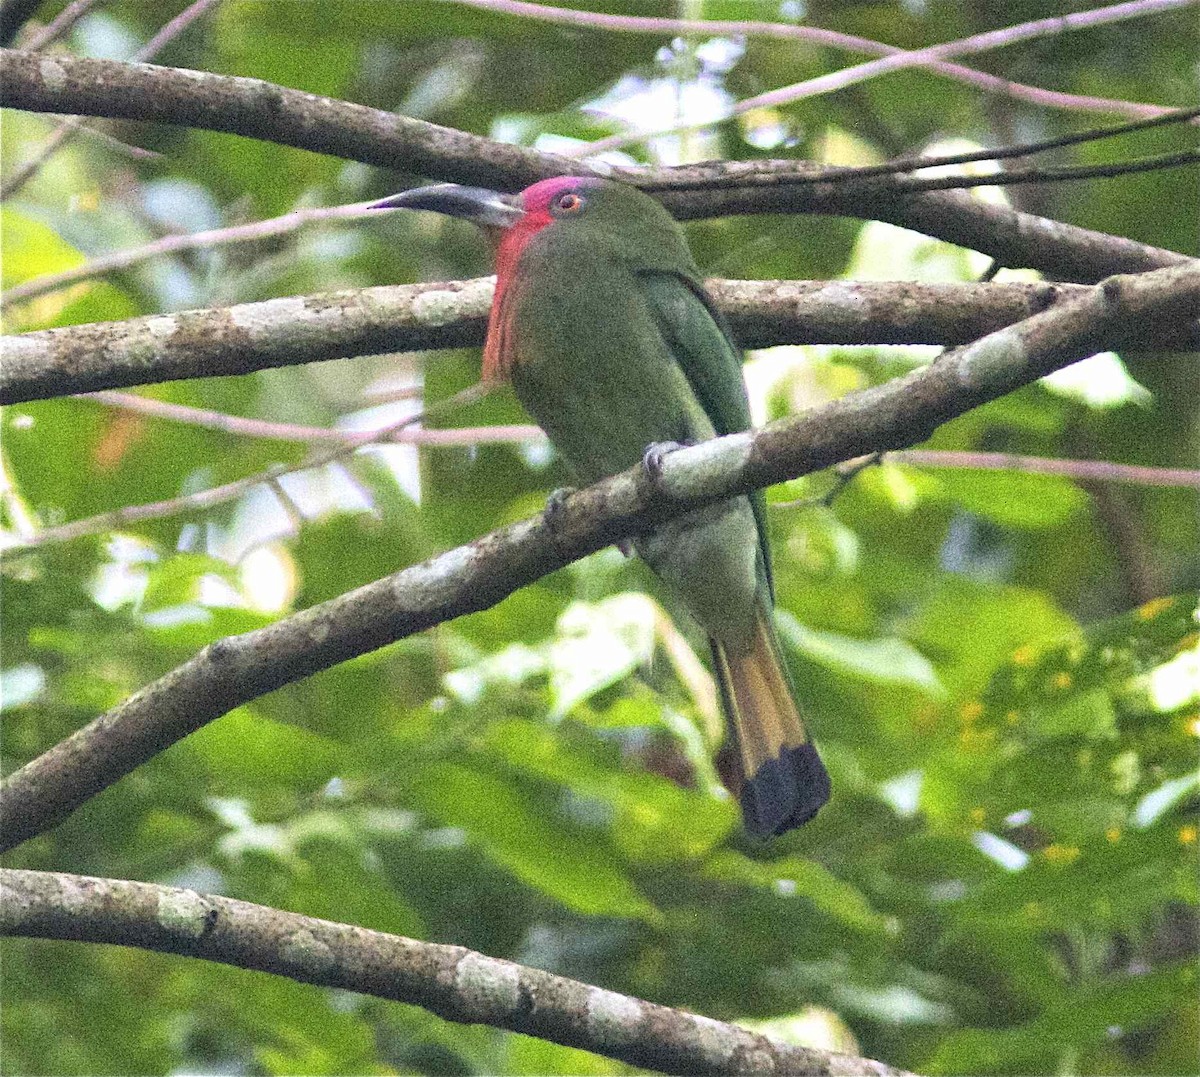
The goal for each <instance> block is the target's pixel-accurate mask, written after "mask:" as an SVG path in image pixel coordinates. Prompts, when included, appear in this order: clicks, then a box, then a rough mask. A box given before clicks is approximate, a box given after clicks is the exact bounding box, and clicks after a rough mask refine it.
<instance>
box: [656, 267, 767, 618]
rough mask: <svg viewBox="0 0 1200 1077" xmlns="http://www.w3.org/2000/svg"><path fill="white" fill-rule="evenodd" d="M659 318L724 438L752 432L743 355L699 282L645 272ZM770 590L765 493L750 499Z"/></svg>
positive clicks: (668, 341)
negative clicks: (743, 374)
mask: <svg viewBox="0 0 1200 1077" xmlns="http://www.w3.org/2000/svg"><path fill="white" fill-rule="evenodd" d="M638 278H639V281H640V283H641V285H642V287H643V289H644V290H645V294H646V296H647V298H648V300H649V303H650V309H651V311H652V312H653V314H654V319H655V321H656V322H657V323H658V329H659V332H660V333H662V336H663V340H664V341H666V344H667V347H668V348H669V349H670V352H671V354H672V355H673V356H674V358H675V361H676V362H677V363H678V364H679V366H680V367H681V369H682V370H683V372H684V374H685V375H686V376H687V380H688V383H689V384H690V385H691V387H692V391H693V392H694V393H695V394H696V398H697V399H698V400H699V401H700V406H701V407H702V408H703V409H704V412H705V414H706V415H707V416H708V418H709V421H710V422H711V423H712V424H713V429H714V430H716V432H717V433H718V434H733V433H736V432H738V431H740V430H748V429H749V428H750V402H749V400H748V399H747V397H746V384H745V382H744V381H742V361H741V353H740V352H739V351H738V349H737V347H736V346H735V345H734V343H733V337H732V335H731V334H730V331H729V327H728V325H726V323H725V319H724V317H722V315H721V312H720V311H718V310H717V309H716V307H715V306H714V305H713V301H712V299H711V298H710V297H709V295H708V293H707V292H705V291H704V289H703V288H702V287H701V286H700V284H699V282H698V281H696V280H694V279H692V278H690V277H688V276H685V275H683V274H680V273H664V272H641V273H639V274H638ZM750 505H751V507H752V508H753V509H754V521H755V523H756V524H757V525H758V544H759V547H760V549H761V551H762V566H763V572H764V574H765V576H766V580H767V587H768V588H769V590H770V592H771V597H772V600H774V583H773V581H772V578H771V548H770V541H769V539H768V538H767V512H766V502H765V500H764V498H763V493H762V491H761V490H756V491H755V492H754V493H753V494H751V495H750Z"/></svg>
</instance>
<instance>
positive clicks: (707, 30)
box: [457, 0, 1166, 152]
mask: <svg viewBox="0 0 1200 1077" xmlns="http://www.w3.org/2000/svg"><path fill="white" fill-rule="evenodd" d="M457 2H458V3H460V4H467V5H470V6H471V7H477V8H482V9H484V10H487V11H495V12H498V13H501V14H505V15H514V16H517V17H521V18H530V19H540V20H543V21H546V22H555V23H560V24H565V25H569V26H586V27H594V28H596V29H601V30H615V31H618V32H621V31H624V32H631V33H643V34H645V33H649V34H713V35H737V36H745V37H768V38H776V39H779V40H792V41H807V42H812V43H813V44H817V45H825V46H828V47H830V48H835V49H842V50H844V51H848V52H865V53H867V54H875V55H882V56H892V55H899V54H903V53H904V50H903V49H900V48H897V47H896V46H894V45H885V44H883V43H882V42H879V41H872V40H871V39H869V38H865V37H857V36H855V35H854V34H844V33H840V32H838V31H836V30H825V29H822V28H821V27H817V26H798V25H791V24H788V23H775V22H760V21H758V20H753V19H745V20H743V19H737V20H733V19H713V20H701V19H667V18H653V17H646V16H641V15H609V14H605V13H602V12H597V11H577V10H575V9H572V8H560V7H551V6H549V5H546V4H533V3H526V2H524V0H457ZM918 66H920V67H924V68H927V69H928V70H930V71H933V72H936V73H937V74H939V75H945V76H947V77H948V78H952V79H957V80H958V81H960V82H966V83H969V84H971V85H974V86H977V87H979V88H980V89H982V90H985V91H987V92H989V93H997V94H1003V95H1005V96H1009V97H1014V98H1017V99H1018V100H1022V101H1027V102H1029V103H1031V104H1035V105H1043V106H1046V107H1049V108H1061V109H1074V110H1078V111H1089V112H1114V113H1124V114H1126V115H1130V116H1155V115H1157V114H1159V113H1160V112H1163V111H1166V109H1164V107H1163V106H1161V105H1148V104H1141V103H1139V102H1135V101H1117V100H1112V99H1109V98H1104V97H1091V96H1085V95H1080V94H1070V93H1060V92H1058V91H1056V90H1046V89H1043V88H1041V87H1039V86H1026V85H1024V84H1022V83H1019V82H1012V81H1010V80H1008V79H1004V78H999V77H997V76H996V75H990V74H988V73H986V72H984V71H976V70H974V69H972V68H969V67H963V66H962V65H960V64H954V63H947V62H945V61H943V60H935V61H933V62H922V63H920V64H919V65H918ZM697 129H699V128H697ZM616 137H617V138H629V140H630V141H637V140H640V139H641V138H644V137H649V136H645V135H631V136H616ZM604 142H605V143H606V142H607V140H604ZM595 145H596V144H595V143H593V147H595ZM605 148H609V147H608V146H607V145H606V146H605ZM590 152H595V150H594V149H593V150H592V151H590Z"/></svg>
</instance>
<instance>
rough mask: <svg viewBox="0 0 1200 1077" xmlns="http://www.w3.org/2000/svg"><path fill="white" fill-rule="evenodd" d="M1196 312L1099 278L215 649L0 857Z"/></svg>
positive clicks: (143, 707)
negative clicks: (613, 558) (829, 396)
mask: <svg viewBox="0 0 1200 1077" xmlns="http://www.w3.org/2000/svg"><path fill="white" fill-rule="evenodd" d="M1197 315H1200V263H1193V264H1189V265H1185V266H1178V267H1171V268H1168V269H1164V270H1160V271H1158V272H1155V273H1147V274H1140V275H1135V276H1127V277H1113V278H1110V279H1109V280H1106V281H1104V282H1103V284H1101V285H1098V286H1096V287H1094V288H1088V289H1086V290H1085V291H1084V292H1082V293H1081V294H1080V295H1078V296H1076V297H1073V298H1072V299H1070V300H1068V301H1065V302H1063V303H1061V304H1059V305H1057V306H1056V307H1053V308H1051V309H1050V310H1047V311H1044V312H1042V313H1041V314H1036V315H1034V316H1033V317H1031V318H1028V319H1026V320H1025V321H1023V322H1020V323H1018V324H1017V325H1014V326H1009V327H1008V328H1005V329H1001V330H999V331H998V332H996V333H992V334H990V335H989V336H985V337H983V338H982V339H980V340H977V341H975V342H974V343H973V344H970V345H967V346H966V347H963V348H958V349H955V350H953V351H951V352H947V353H946V354H945V355H943V356H941V357H940V358H938V359H937V360H935V361H934V362H933V363H931V364H930V365H929V366H927V367H923V368H921V369H919V370H914V371H912V372H911V373H910V374H907V375H906V376H904V377H902V378H897V379H895V380H894V381H891V382H888V383H887V384H885V385H881V386H876V387H874V388H871V389H868V390H864V391H862V392H858V393H853V394H850V395H849V396H846V397H843V398H842V399H840V400H837V401H834V402H833V403H831V404H829V405H827V406H826V407H824V408H821V409H819V410H816V411H813V412H810V413H807V414H804V415H798V416H793V417H790V418H787V419H781V420H779V421H777V422H774V423H770V424H768V425H767V426H765V427H763V428H762V429H760V430H752V431H747V432H745V433H740V434H733V435H730V436H728V437H722V438H716V439H714V440H712V441H706V442H703V443H702V444H700V445H696V446H693V447H690V448H686V449H680V450H678V451H677V452H674V453H671V454H668V455H667V456H666V457H665V459H664V461H663V465H662V468H661V472H660V473H658V474H657V475H656V477H655V478H654V479H653V480H652V479H650V478H649V476H648V475H647V474H646V473H645V472H644V471H643V470H642V469H641V468H631V469H630V470H629V471H626V472H622V473H621V474H618V475H614V476H612V477H611V478H609V479H605V480H604V481H603V482H599V483H596V484H595V485H593V486H589V487H587V488H586V489H584V490H580V491H578V492H576V493H574V494H572V495H571V496H570V497H568V498H566V499H564V500H563V501H562V502H561V504H560V505H559V507H558V510H557V511H556V512H555V514H554V518H553V525H551V523H550V522H549V521H547V520H546V519H545V518H542V517H535V518H533V519H530V520H525V521H522V522H520V523H516V524H512V525H509V526H508V527H503V528H501V529H499V530H497V531H493V532H491V533H490V534H488V535H485V536H483V537H481V538H479V539H476V540H475V541H474V542H472V543H470V544H468V545H466V546H461V547H459V548H457V549H454V550H450V551H448V552H447V553H443V554H440V555H438V556H437V557H434V558H431V559H430V560H428V561H425V562H424V563H422V564H419V565H414V566H412V567H411V568H407V569H404V570H403V571H401V572H398V573H396V574H395V575H393V576H389V577H386V578H384V579H381V580H377V581H375V582H374V583H370V584H367V585H366V586H364V587H360V588H357V589H356V590H354V591H350V592H348V593H347V594H344V595H341V596H339V597H338V598H335V599H332V600H330V601H328V602H323V603H321V604H320V605H317V606H313V607H311V608H310V609H307V610H303V611H301V612H299V613H296V614H293V615H292V616H290V617H286V618H284V619H282V620H280V621H277V622H275V623H274V624H271V625H268V626H266V627H264V628H261V629H257V630H256V631H253V632H248V633H246V634H244V635H241V636H233V637H229V638H227V639H222V640H218V641H216V642H215V643H212V644H210V645H209V646H207V647H205V648H204V649H203V650H202V651H200V652H199V653H198V654H197V655H196V656H195V657H193V658H191V659H190V660H189V661H187V662H185V663H184V664H183V665H181V666H179V667H178V668H176V669H175V670H173V671H171V672H170V673H168V674H166V676H164V677H162V678H161V679H159V680H158V681H156V682H154V683H153V684H151V685H148V686H147V687H146V688H144V689H142V690H141V691H140V692H138V693H137V694H136V695H134V696H132V697H131V698H130V699H128V700H126V701H125V702H124V703H122V704H120V705H118V706H117V707H115V708H113V709H112V710H111V711H109V712H108V713H107V714H105V715H103V716H101V717H100V718H98V719H96V720H95V721H93V722H92V723H90V724H89V725H88V726H85V727H84V728H83V729H81V730H79V731H77V732H76V733H74V734H73V735H72V736H70V737H68V738H67V739H66V740H64V741H62V742H60V743H59V744H57V745H55V746H54V747H53V748H51V749H50V750H49V751H47V752H46V753H44V754H43V755H41V756H39V757H38V758H37V759H35V760H33V761H32V762H30V763H28V764H26V765H25V766H24V767H22V768H21V769H20V770H18V771H16V772H15V773H14V774H12V775H11V776H10V777H9V778H8V779H7V781H6V782H5V783H4V786H3V799H2V802H0V850H2V849H7V848H11V847H12V846H14V845H17V844H19V843H20V842H22V841H24V840H25V839H27V838H29V837H31V836H33V835H34V834H38V833H41V832H42V831H44V830H46V829H47V828H49V827H50V826H53V825H54V824H55V823H56V822H58V821H59V820H61V819H62V818H64V817H65V816H66V815H68V814H70V813H71V812H72V811H74V810H75V809H76V808H77V807H78V806H79V805H81V804H83V803H84V802H85V801H87V800H88V799H89V798H90V797H92V796H94V795H95V794H96V793H98V792H100V791H101V790H102V789H105V788H107V787H108V786H109V785H112V784H113V783H114V782H116V781H117V780H119V779H120V778H121V777H123V776H124V775H125V774H127V773H129V771H131V770H132V769H133V768H134V767H136V766H138V765H140V764H141V763H143V762H145V761H146V760H147V759H149V758H151V757H152V756H154V755H155V754H157V753H158V752H160V751H162V750H163V749H164V748H165V747H167V746H168V745H170V744H172V743H174V742H175V741H177V740H180V739H182V738H183V737H185V736H187V735H188V734H190V733H193V732H195V730H197V729H199V728H200V727H201V726H203V725H204V724H205V723H207V722H209V721H212V720H213V719H214V718H217V717H219V716H220V715H222V714H224V713H226V712H227V711H229V710H231V709H232V708H234V707H236V706H238V705H240V704H242V703H246V702H248V701H249V700H252V699H255V698H257V697H258V696H261V695H264V694H265V693H267V692H270V691H273V690H274V689H276V688H279V687H281V686H282V685H284V684H289V683H291V682H293V681H297V680H300V679H301V678H303V677H306V676H308V675H309V674H311V673H314V672H316V671H317V670H320V669H327V668H329V667H330V666H333V665H336V664H337V663H339V662H343V661H345V660H347V659H349V658H352V657H354V656H356V655H360V654H364V653H366V652H368V651H372V650H375V649H377V648H379V647H382V646H384V645H386V644H388V643H391V642H394V641H395V640H398V639H402V638H404V637H406V636H409V635H412V634H413V633H415V632H420V631H422V630H424V629H426V628H429V627H431V626H433V625H435V624H438V623H440V622H442V621H446V620H449V619H451V618H453V617H457V616H460V615H462V614H464V613H470V612H474V611H476V610H481V609H486V608H488V607H490V606H492V605H495V604H496V603H497V602H499V601H500V600H501V599H503V598H504V597H506V596H507V595H510V594H512V593H513V592H514V591H516V590H517V589H518V588H520V587H523V586H525V585H526V584H528V583H532V582H533V581H534V580H537V579H540V578H541V577H542V576H545V575H546V574H548V573H550V572H553V571H554V570H555V569H558V568H561V567H563V566H564V565H566V564H569V563H570V562H572V561H575V560H578V559H579V558H581V557H584V556H586V555H587V554H589V553H593V552H595V551H596V550H598V549H601V548H602V547H604V546H606V545H608V544H610V543H612V542H615V541H617V540H618V539H622V538H627V537H630V536H632V535H636V534H639V533H642V532H644V531H646V530H647V529H648V528H650V527H652V526H654V525H655V524H658V523H660V522H662V521H663V520H666V519H668V518H670V517H673V516H679V515H682V514H684V513H686V512H688V511H689V510H691V509H694V508H697V507H699V506H701V505H704V504H708V503H710V502H712V501H715V500H720V499H721V498H724V497H729V496H731V495H733V494H740V493H745V492H747V491H749V490H754V489H759V488H761V487H765V486H769V485H771V484H773V483H776V482H781V481H784V480H786V479H791V478H795V477H797V476H800V475H805V474H808V473H810V472H813V471H817V470H820V469H821V468H825V467H829V466H831V465H833V464H836V463H839V462H841V461H843V460H849V459H851V458H853V457H857V456H862V455H864V454H867V453H873V452H880V451H885V450H888V449H898V448H904V447H906V446H909V445H913V444H915V443H917V442H920V441H923V440H925V439H926V438H927V437H928V436H929V435H930V434H931V433H932V432H933V430H934V429H936V428H937V427H938V426H939V425H940V424H941V423H944V422H946V421H948V420H950V419H952V418H954V417H955V416H957V415H960V414H961V413H963V412H964V411H967V410H968V409H970V408H973V407H976V406H977V405H979V404H982V403H985V402H986V401H988V400H993V399H995V398H996V397H999V396H1002V395H1003V394H1005V393H1007V392H1010V391H1012V390H1013V389H1016V388H1018V387H1020V386H1022V385H1025V384H1027V383H1029V382H1031V381H1033V380H1034V379H1036V378H1039V377H1041V376H1042V375H1044V374H1047V373H1049V372H1050V371H1052V370H1055V369H1058V368H1060V367H1062V366H1066V365H1067V364H1069V363H1071V362H1074V361H1076V360H1078V359H1081V358H1084V357H1085V356H1087V355H1090V354H1092V353H1093V352H1095V351H1097V350H1099V349H1101V348H1105V347H1112V346H1115V345H1117V344H1119V343H1120V340H1121V337H1122V334H1124V333H1126V332H1128V331H1129V329H1130V327H1131V326H1133V325H1137V324H1139V323H1144V322H1146V321H1149V320H1159V319H1163V318H1181V317H1186V318H1195V317H1196V316H1197Z"/></svg>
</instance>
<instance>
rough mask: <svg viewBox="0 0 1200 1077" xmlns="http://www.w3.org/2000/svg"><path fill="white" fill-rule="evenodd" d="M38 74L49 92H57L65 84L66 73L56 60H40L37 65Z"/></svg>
mask: <svg viewBox="0 0 1200 1077" xmlns="http://www.w3.org/2000/svg"><path fill="white" fill-rule="evenodd" d="M38 72H39V73H40V74H41V76H42V81H43V82H44V83H45V84H46V88H47V89H49V90H54V91H58V90H61V89H62V88H63V87H64V86H66V84H67V73H66V71H64V70H63V66H62V64H60V63H59V62H58V61H57V60H52V59H50V58H49V57H47V58H46V59H44V60H42V61H41V62H40V63H39V64H38Z"/></svg>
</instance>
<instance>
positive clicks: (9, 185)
mask: <svg viewBox="0 0 1200 1077" xmlns="http://www.w3.org/2000/svg"><path fill="white" fill-rule="evenodd" d="M220 2H221V0H194V2H193V3H191V4H189V5H188V6H187V7H186V8H184V9H183V11H181V12H180V13H179V14H178V15H176V16H175V18H173V19H171V20H170V22H168V23H167V24H166V25H165V26H164V27H163V28H162V29H161V30H159V32H158V33H157V34H155V35H154V36H153V37H152V38H151V39H150V40H149V41H147V42H146V44H145V45H143V46H142V47H141V48H140V49H138V50H137V52H135V53H134V54H133V56H132V57H130V63H135V64H138V63H144V62H146V61H147V60H152V59H153V58H154V57H155V56H157V55H158V53H159V52H161V51H162V49H163V48H165V47H166V46H167V45H168V44H169V43H170V42H171V41H173V40H174V39H175V38H177V37H178V36H179V35H180V34H182V33H183V31H184V30H186V29H187V28H188V27H189V26H191V24H192V23H193V22H195V21H196V20H197V19H198V18H200V16H201V15H204V14H205V13H206V12H207V11H208V10H209V9H210V8H212V7H215V6H216V5H217V4H219V3H220ZM85 123H87V121H86V120H81V119H79V118H77V117H75V118H72V119H70V120H67V121H66V122H65V123H63V124H61V125H59V127H57V128H56V129H55V130H54V131H53V132H51V134H50V137H49V138H47V139H46V141H45V143H44V144H43V145H42V148H41V150H40V151H39V152H38V153H37V154H36V155H35V156H34V157H33V158H32V159H31V160H29V161H27V162H26V163H25V164H24V165H22V166H21V167H20V168H18V169H17V170H16V172H14V173H13V174H12V175H11V176H10V177H9V178H8V179H7V180H6V181H4V182H3V183H0V199H5V198H11V197H12V196H13V195H14V194H16V193H17V191H19V190H20V189H21V188H22V187H24V186H25V184H26V183H28V182H29V180H30V179H32V178H33V177H34V176H35V175H36V174H37V172H38V170H39V169H40V168H41V167H42V165H44V164H45V163H46V162H47V161H48V160H49V159H50V158H51V157H52V156H53V155H54V154H55V153H56V152H57V151H58V149H59V148H60V147H61V146H62V145H63V144H64V143H65V142H66V141H67V140H68V139H69V138H70V137H71V136H72V135H73V134H74V133H75V132H76V131H77V130H78V129H79V128H80V127H81V126H83V125H84V124H85Z"/></svg>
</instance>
